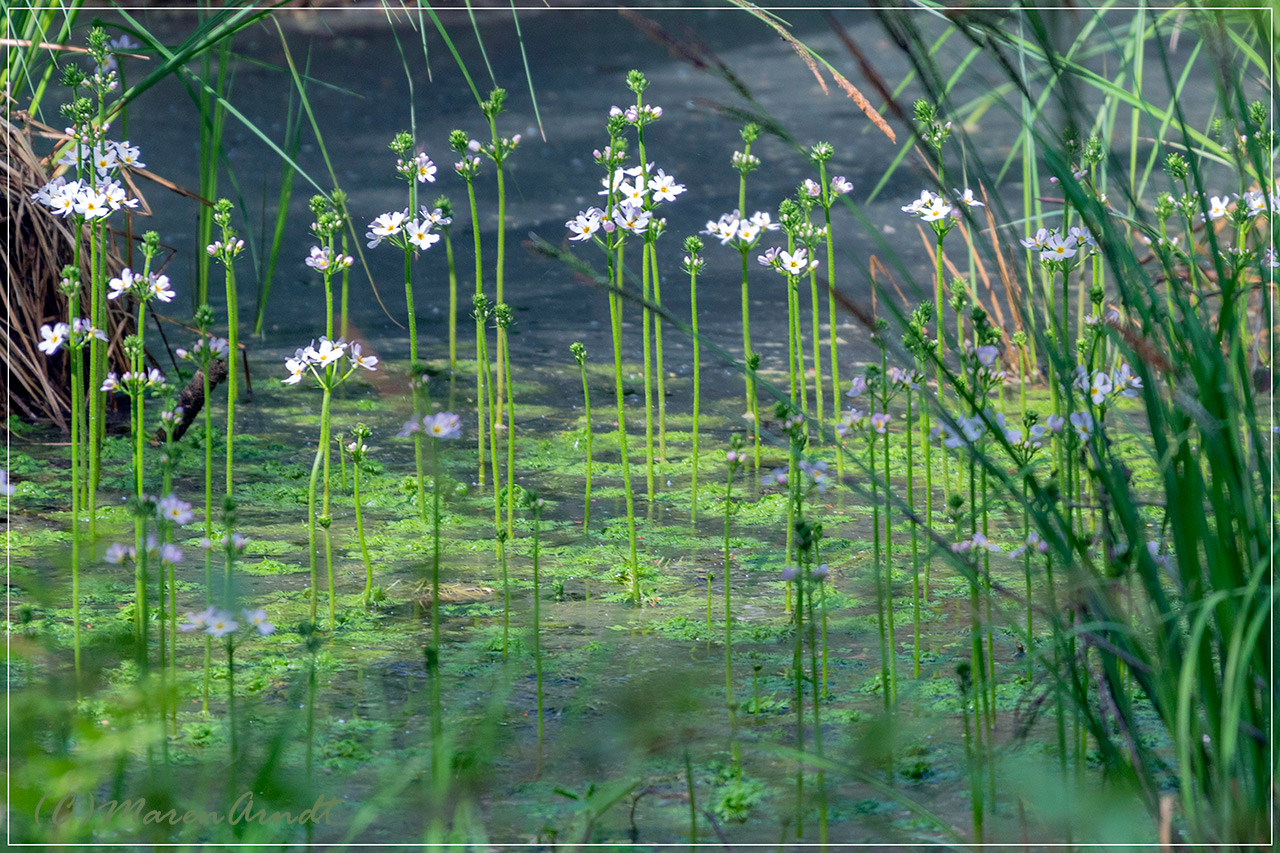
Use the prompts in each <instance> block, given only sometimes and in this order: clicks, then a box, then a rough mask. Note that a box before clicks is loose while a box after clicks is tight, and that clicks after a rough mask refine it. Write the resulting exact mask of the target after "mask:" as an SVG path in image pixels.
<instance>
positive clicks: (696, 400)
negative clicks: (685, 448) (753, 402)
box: [689, 267, 702, 524]
mask: <svg viewBox="0 0 1280 853" xmlns="http://www.w3.org/2000/svg"><path fill="white" fill-rule="evenodd" d="M689 313H690V317H691V318H692V322H693V326H692V328H693V476H692V482H691V486H690V494H689V507H690V508H689V520H690V521H691V522H693V523H694V524H697V523H698V419H699V417H700V414H701V410H702V344H701V342H700V341H699V339H698V270H697V267H694V268H693V269H692V270H691V271H690V272H689Z"/></svg>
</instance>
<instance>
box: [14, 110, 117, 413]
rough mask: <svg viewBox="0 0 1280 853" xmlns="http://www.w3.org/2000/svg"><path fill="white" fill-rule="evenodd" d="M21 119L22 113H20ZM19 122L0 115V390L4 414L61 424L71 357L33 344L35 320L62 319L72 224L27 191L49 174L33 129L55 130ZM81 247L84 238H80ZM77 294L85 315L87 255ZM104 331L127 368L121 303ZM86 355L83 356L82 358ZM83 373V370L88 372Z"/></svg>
mask: <svg viewBox="0 0 1280 853" xmlns="http://www.w3.org/2000/svg"><path fill="white" fill-rule="evenodd" d="M18 117H19V118H25V117H22V116H18ZM24 124H25V127H19V126H18V125H16V124H14V123H13V122H11V121H9V120H8V118H7V117H0V149H2V150H3V155H4V156H3V158H0V170H2V172H3V188H4V202H3V206H2V207H0V220H2V221H3V226H4V239H5V243H4V253H3V254H4V267H3V278H4V282H5V284H4V287H3V290H2V291H0V337H3V340H4V347H3V349H0V360H2V361H3V370H2V371H0V383H2V384H0V390H3V393H4V399H5V403H4V410H3V416H4V417H5V418H8V417H9V416H10V415H17V416H19V417H21V418H23V419H24V420H28V421H47V422H52V423H55V424H57V425H58V426H59V427H61V428H63V429H65V428H66V427H67V412H68V411H69V409H70V405H71V399H70V396H71V395H70V388H71V378H70V375H69V369H70V368H69V364H70V361H69V359H68V357H67V355H66V352H65V351H60V352H58V353H57V354H55V355H54V356H53V357H52V358H50V357H48V356H46V355H45V354H44V353H42V352H40V350H39V349H37V344H38V343H39V342H40V326H41V325H42V324H44V323H50V324H52V323H57V322H59V321H65V320H66V319H67V298H66V297H65V296H64V295H63V294H62V293H61V292H60V290H59V288H58V284H59V282H60V281H61V278H62V276H61V272H62V268H63V267H64V266H66V265H68V264H71V263H73V262H74V260H75V240H76V238H77V235H76V234H75V233H74V230H73V225H72V223H71V222H69V221H67V220H64V219H61V218H59V217H57V216H54V215H53V214H52V213H51V212H50V211H49V210H48V209H46V208H44V207H43V206H41V205H40V204H39V203H38V202H35V201H32V199H31V194H32V193H34V192H35V191H36V190H38V189H40V187H42V186H44V184H45V183H47V182H48V180H49V173H48V170H47V168H46V165H45V164H44V163H43V162H42V161H41V159H40V157H39V156H38V155H37V154H36V153H35V151H34V149H33V148H32V144H31V134H32V132H33V131H34V132H36V133H40V134H41V135H45V134H54V135H57V134H56V132H55V131H53V130H52V128H47V127H44V126H42V125H39V124H38V123H37V122H34V121H32V120H30V119H26V120H25V121H24ZM82 240H83V243H82V245H87V237H83V238H82ZM82 255H83V257H82V258H81V280H82V281H83V282H85V283H86V284H85V285H84V290H83V292H82V294H81V297H80V304H81V305H82V306H83V310H82V311H81V314H82V316H88V306H89V293H88V284H87V282H88V281H89V268H88V266H89V265H88V257H87V255H88V253H87V252H84V253H82ZM106 264H107V270H108V272H109V273H111V274H114V273H116V272H118V271H119V270H120V269H121V268H122V266H123V264H122V262H121V259H120V254H119V252H118V251H116V250H115V249H114V248H112V249H111V250H110V251H108V254H107V260H106ZM107 316H108V324H107V330H106V331H107V334H108V336H109V337H110V339H111V352H112V358H113V360H114V361H115V362H116V364H117V367H116V368H115V369H127V368H126V367H125V366H124V365H125V362H124V361H123V358H122V353H121V350H120V343H121V341H122V340H123V339H124V336H125V335H127V334H129V333H131V332H132V331H133V320H132V318H131V317H130V315H129V313H128V309H127V306H123V305H118V304H116V303H110V304H109V307H108V309H107ZM86 361H87V359H86ZM86 375H87V371H86Z"/></svg>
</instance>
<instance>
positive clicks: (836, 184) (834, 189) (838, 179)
mask: <svg viewBox="0 0 1280 853" xmlns="http://www.w3.org/2000/svg"><path fill="white" fill-rule="evenodd" d="M851 192H853V184H852V183H850V182H849V181H848V180H846V179H845V177H844V175H836V176H835V177H834V178H832V179H831V194H832V195H847V194H849V193H851Z"/></svg>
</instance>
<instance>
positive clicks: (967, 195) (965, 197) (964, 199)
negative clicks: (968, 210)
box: [952, 187, 986, 207]
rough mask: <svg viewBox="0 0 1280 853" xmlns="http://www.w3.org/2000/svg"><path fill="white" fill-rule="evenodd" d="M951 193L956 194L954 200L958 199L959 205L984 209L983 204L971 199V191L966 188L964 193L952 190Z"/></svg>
mask: <svg viewBox="0 0 1280 853" xmlns="http://www.w3.org/2000/svg"><path fill="white" fill-rule="evenodd" d="M952 192H954V193H955V194H956V198H957V199H959V200H960V203H961V204H963V205H966V206H968V207H986V205H985V204H983V203H982V202H980V201H978V200H977V199H976V198H974V197H973V190H971V189H969V188H968V187H965V188H964V192H961V191H960V190H952Z"/></svg>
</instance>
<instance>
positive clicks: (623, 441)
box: [609, 246, 640, 606]
mask: <svg viewBox="0 0 1280 853" xmlns="http://www.w3.org/2000/svg"><path fill="white" fill-rule="evenodd" d="M622 254H623V247H622V246H619V247H618V252H617V256H616V261H615V257H614V256H613V255H612V254H611V255H610V256H609V265H610V270H609V276H610V279H611V280H612V279H613V278H614V276H615V275H616V277H617V278H616V289H615V290H613V291H610V293H609V317H610V320H611V321H612V324H613V379H614V393H615V395H616V396H617V401H618V447H619V450H620V452H621V454H622V480H623V485H624V488H625V490H626V496H627V542H628V545H629V546H630V549H631V601H632V603H633V604H635V605H637V606H638V605H639V604H640V561H639V558H638V557H637V555H636V516H635V504H634V495H633V492H632V488H631V459H630V457H629V455H628V452H627V412H626V408H625V407H624V405H623V394H622V299H621V297H620V296H619V295H618V294H619V292H620V291H621V289H622V270H623V264H622Z"/></svg>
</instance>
